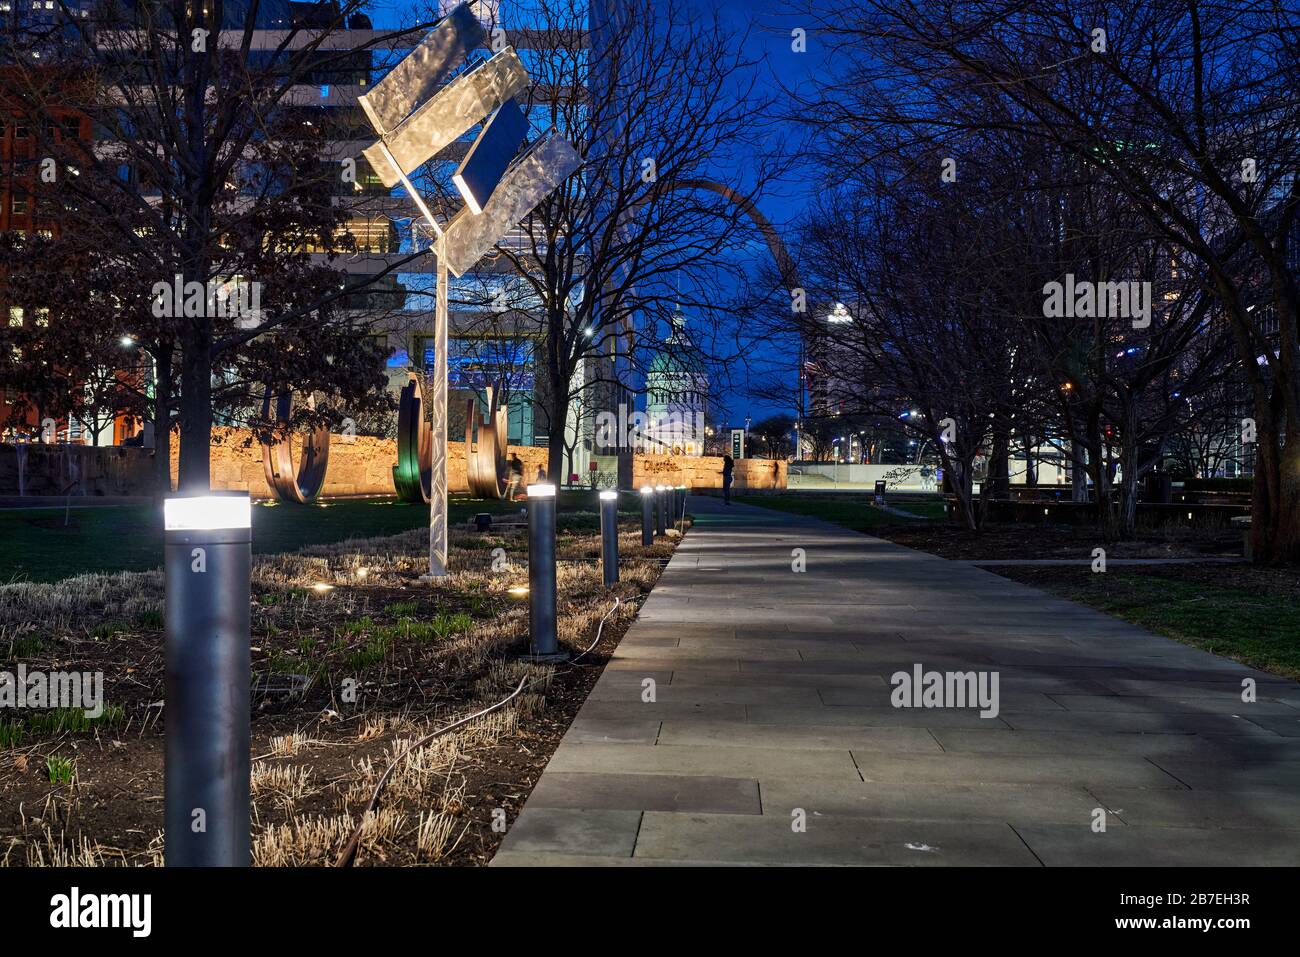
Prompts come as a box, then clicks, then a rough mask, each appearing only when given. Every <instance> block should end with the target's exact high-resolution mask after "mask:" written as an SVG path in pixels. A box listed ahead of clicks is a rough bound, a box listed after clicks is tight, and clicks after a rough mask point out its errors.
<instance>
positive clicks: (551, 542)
mask: <svg viewBox="0 0 1300 957" xmlns="http://www.w3.org/2000/svg"><path fill="white" fill-rule="evenodd" d="M528 635H529V640H530V645H531V647H530V650H531V652H532V657H533V658H534V659H543V660H559V659H560V658H561V657H563V656H561V655H560V648H559V643H558V641H557V640H556V632H555V486H554V485H530V486H528Z"/></svg>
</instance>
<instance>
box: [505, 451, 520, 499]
mask: <svg viewBox="0 0 1300 957" xmlns="http://www.w3.org/2000/svg"><path fill="white" fill-rule="evenodd" d="M523 483H524V463H523V461H522V460H521V459H520V458H519V456H518V455H517V454H516V455H512V456H510V477H509V478H508V479H507V480H506V501H508V502H513V501H514V500H515V496H516V495H517V494H518V493H519V486H520V485H522V484H523Z"/></svg>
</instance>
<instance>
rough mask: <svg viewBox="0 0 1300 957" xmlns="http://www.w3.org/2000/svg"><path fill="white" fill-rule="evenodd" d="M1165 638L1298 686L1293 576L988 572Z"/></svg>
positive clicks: (1242, 569)
mask: <svg viewBox="0 0 1300 957" xmlns="http://www.w3.org/2000/svg"><path fill="white" fill-rule="evenodd" d="M990 571H997V572H998V573H999V574H1001V575H1004V576H1005V577H1007V578H1014V579H1016V580H1017V581H1022V582H1024V583H1026V584H1028V585H1034V586H1035V587H1037V588H1043V589H1045V590H1047V591H1050V592H1052V593H1053V594H1056V595H1060V596H1061V597H1062V598H1068V599H1070V600H1071V601H1077V602H1079V603H1080V604H1084V605H1090V606H1092V607H1093V608H1096V609H1098V610H1100V611H1104V612H1106V613H1107V614H1108V615H1114V616H1115V617H1116V618H1122V619H1124V620H1125V621H1130V622H1132V623H1133V624H1135V625H1141V626H1142V627H1143V628H1148V629H1150V630H1151V631H1154V632H1155V633H1156V634H1160V635H1166V636H1168V637H1170V638H1174V639H1176V640H1177V641H1181V642H1182V643H1184V644H1187V645H1192V646H1194V647H1196V648H1202V649H1204V650H1206V651H1209V652H1212V653H1214V654H1216V655H1222V656H1223V657H1225V658H1231V659H1233V660H1234V661H1240V662H1241V663H1243V664H1247V665H1250V666H1252V667H1255V668H1259V669H1261V670H1263V671H1269V672H1272V673H1273V674H1277V675H1282V676H1284V677H1288V678H1300V583H1298V582H1297V576H1296V574H1295V572H1294V571H1286V570H1279V569H1270V568H1255V567H1253V566H1250V565H1230V566H1214V565H1166V566H1157V565H1152V566H1147V567H1142V566H1121V567H1115V566H1112V567H1111V568H1109V569H1108V570H1107V571H1106V573H1105V574H1093V573H1092V572H1091V570H1089V569H1088V568H1082V569H1075V568H1042V567H1039V568H1030V567H1024V568H1012V567H999V568H996V569H990Z"/></svg>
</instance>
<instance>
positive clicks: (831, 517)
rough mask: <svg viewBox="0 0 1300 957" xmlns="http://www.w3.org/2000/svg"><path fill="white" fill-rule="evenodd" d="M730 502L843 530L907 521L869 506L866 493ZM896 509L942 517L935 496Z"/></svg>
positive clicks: (899, 504) (754, 497) (756, 497)
mask: <svg viewBox="0 0 1300 957" xmlns="http://www.w3.org/2000/svg"><path fill="white" fill-rule="evenodd" d="M732 499H733V500H734V501H737V502H740V503H742V504H744V505H757V506H759V507H760V508H771V509H776V510H777V511H781V512H793V513H794V514H796V515H808V516H810V517H812V518H820V519H821V520H822V521H825V522H832V523H833V524H835V525H843V526H844V527H845V528H851V529H853V530H854V531H859V532H860V531H866V530H869V529H873V528H878V527H880V526H881V525H899V524H902V523H908V522H910V521H911V520H910V519H906V518H902V517H900V516H898V515H891V514H890V513H889V512H886V511H884V510H882V509H879V508H876V507H875V506H874V505H872V504H871V495H870V494H863V495H850V494H845V493H838V494H836V495H834V496H819V495H817V494H816V493H815V492H814V493H806V492H787V493H786V494H784V495H733V496H732ZM896 507H897V508H899V509H902V510H903V511H905V512H911V513H912V514H914V515H920V516H922V517H924V518H927V519H931V520H933V521H940V520H942V519H943V517H944V513H943V499H941V498H938V497H936V498H934V499H933V500H928V499H915V500H911V499H909V500H906V501H899V502H897V503H896ZM917 524H920V523H917Z"/></svg>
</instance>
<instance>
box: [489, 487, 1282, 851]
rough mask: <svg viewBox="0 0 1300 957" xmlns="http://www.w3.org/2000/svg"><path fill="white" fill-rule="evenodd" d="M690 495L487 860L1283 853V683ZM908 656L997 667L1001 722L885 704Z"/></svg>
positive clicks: (937, 569) (810, 526)
mask: <svg viewBox="0 0 1300 957" xmlns="http://www.w3.org/2000/svg"><path fill="white" fill-rule="evenodd" d="M690 508H691V511H692V513H693V514H694V515H695V516H696V525H695V527H694V528H693V529H692V530H691V531H690V533H689V534H688V535H687V536H686V538H685V539H684V540H683V541H682V543H681V544H680V545H679V547H678V549H677V551H676V553H675V554H674V556H673V558H672V560H671V561H670V563H669V565H668V567H667V568H666V569H665V571H664V574H663V576H662V578H661V579H660V583H659V585H658V586H657V587H656V588H655V590H654V591H653V592H652V593H651V595H650V597H649V599H648V600H647V601H646V603H645V605H644V606H643V608H642V610H641V614H640V616H639V618H638V619H637V621H636V622H634V623H633V625H632V627H631V628H630V630H629V631H628V633H627V635H626V636H625V637H624V639H623V642H622V643H621V645H620V647H619V649H618V650H617V651H616V654H615V657H614V658H613V660H612V661H611V663H610V665H609V666H608V667H607V668H606V669H605V671H604V673H603V674H602V676H601V678H600V680H599V681H598V682H597V684H596V686H595V688H594V689H593V692H592V694H591V696H590V697H589V698H588V700H587V702H586V703H585V704H584V705H583V707H582V709H581V710H580V711H579V714H578V717H577V719H576V720H575V721H574V723H573V725H572V727H571V728H570V729H569V731H568V733H567V734H566V735H565V737H564V740H563V741H562V742H561V744H560V746H559V748H558V749H557V750H556V752H555V755H554V756H553V757H552V759H551V761H550V763H549V764H548V766H547V768H546V770H545V772H544V773H543V774H542V776H541V779H540V780H539V782H538V785H537V787H536V788H535V789H534V791H533V794H532V796H531V797H530V798H529V800H528V802H527V804H526V805H525V807H524V810H523V812H522V813H521V815H520V816H519V817H518V819H516V820H515V821H514V822H512V823H511V827H510V831H509V833H508V834H507V835H506V838H505V841H504V842H503V844H502V847H501V849H500V851H499V852H498V854H497V856H496V858H495V859H494V861H493V864H494V865H495V866H638V865H644V866H691V865H706V866H726V865H738V866H753V865H761V866H782V865H810V864H816V865H827V866H853V865H866V864H883V865H902V866H908V865H911V866H935V865H1000V866H1016V865H1021V866H1042V865H1049V866H1055V865H1093V866H1127V865H1143V864H1146V865H1161V864H1187V865H1251V864H1297V863H1300V685H1297V684H1296V683H1295V682H1292V681H1287V680H1284V679H1281V678H1277V677H1274V676H1270V675H1266V674H1263V673H1262V672H1259V671H1257V670H1255V669H1251V668H1247V667H1245V666H1243V665H1240V664H1238V663H1235V662H1231V661H1226V660H1224V659H1220V658H1216V657H1214V656H1212V655H1210V654H1207V653H1205V652H1202V651H1200V650H1198V649H1194V648H1190V647H1188V646H1185V645H1180V644H1178V643H1176V642H1173V641H1170V640H1168V639H1164V638H1161V637H1158V636H1155V635H1152V634H1150V633H1149V632H1147V631H1144V630H1143V629H1141V628H1137V627H1135V626H1133V625H1130V624H1128V623H1125V622H1122V621H1119V620H1117V619H1114V618H1110V617H1108V616H1106V615H1104V614H1102V613H1100V612H1097V611H1095V610H1093V609H1088V608H1084V607H1082V606H1079V605H1075V604H1072V603H1070V602H1068V601H1065V600H1063V599H1060V598H1057V597H1054V596H1049V595H1045V594H1044V593H1042V592H1040V591H1038V590H1036V589H1034V588H1031V587H1029V586H1027V585H1022V584H1019V583H1017V582H1012V581H1009V580H1007V579H1003V578H1000V577H998V576H996V575H994V574H993V573H991V572H987V571H984V570H981V569H979V568H976V567H974V566H972V565H969V564H964V563H957V562H948V561H944V560H943V559H940V558H937V557H934V556H931V555H926V554H923V553H921V552H917V551H914V550H911V549H907V548H903V547H901V546H898V545H894V544H892V543H890V542H884V541H881V540H879V539H875V538H871V537H869V536H865V535H860V534H858V533H854V532H849V531H847V530H845V529H841V528H837V527H834V526H830V525H826V524H824V523H821V522H818V521H815V520H813V519H808V518H804V517H801V516H795V515H789V514H786V513H780V512H772V511H768V510H764V509H756V508H749V507H745V506H739V505H737V506H732V507H730V508H728V507H727V506H724V505H723V504H722V503H721V502H718V501H717V500H714V499H703V500H701V499H695V498H692V499H691V503H690ZM793 548H803V549H804V550H805V553H806V555H807V571H806V572H803V573H795V572H793V571H792V570H791V568H790V561H791V549H793ZM918 664H919V665H921V666H922V670H923V671H940V672H969V671H974V672H985V673H987V672H990V671H996V672H997V673H998V676H999V702H998V703H999V708H998V715H997V716H996V717H992V718H981V717H980V715H979V711H978V709H970V708H955V707H908V708H896V707H894V706H893V705H892V702H891V692H892V690H893V689H892V687H891V685H890V680H891V677H892V675H893V674H894V673H895V672H896V671H903V672H910V670H911V669H912V668H913V667H914V666H915V665H918ZM1244 678H1252V679H1254V681H1255V683H1256V694H1257V699H1258V700H1257V701H1255V702H1253V703H1247V702H1243V701H1242V696H1241V682H1242V679H1244ZM645 679H651V680H652V681H653V682H654V695H653V700H651V701H646V700H645V690H646V686H645ZM1102 810H1104V811H1105V812H1106V815H1107V817H1106V821H1107V827H1106V831H1105V832H1104V833H1097V832H1095V831H1094V830H1093V828H1092V822H1093V820H1094V818H1095V816H1096V814H1097V813H1098V812H1099V811H1102ZM796 824H801V826H798V827H796V826H795V825H796Z"/></svg>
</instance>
